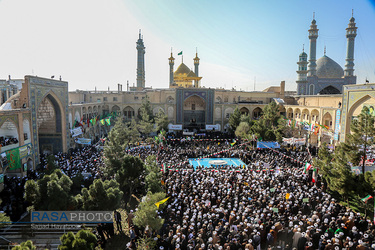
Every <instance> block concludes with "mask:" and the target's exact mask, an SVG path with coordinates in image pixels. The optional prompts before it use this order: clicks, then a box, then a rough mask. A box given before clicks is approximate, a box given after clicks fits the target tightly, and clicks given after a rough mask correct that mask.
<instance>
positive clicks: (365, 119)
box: [342, 106, 375, 173]
mask: <svg viewBox="0 0 375 250" xmlns="http://www.w3.org/2000/svg"><path fill="white" fill-rule="evenodd" d="M374 125H375V117H374V116H373V115H372V114H371V113H370V110H369V108H368V107H367V106H364V107H363V109H362V111H361V113H360V114H359V115H358V119H354V120H353V121H352V123H351V125H350V131H351V133H350V134H347V137H346V139H345V142H344V143H342V146H343V148H344V150H345V151H346V152H347V154H348V156H349V161H350V162H351V163H353V164H354V165H355V166H358V164H359V163H360V161H361V160H363V161H362V173H365V161H366V150H367V149H368V148H369V147H371V146H372V145H374V139H375V138H374V137H375V126H374Z"/></svg>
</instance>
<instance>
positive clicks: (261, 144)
mask: <svg viewBox="0 0 375 250" xmlns="http://www.w3.org/2000/svg"><path fill="white" fill-rule="evenodd" d="M257 148H280V144H279V143H278V142H276V141H258V143H257Z"/></svg>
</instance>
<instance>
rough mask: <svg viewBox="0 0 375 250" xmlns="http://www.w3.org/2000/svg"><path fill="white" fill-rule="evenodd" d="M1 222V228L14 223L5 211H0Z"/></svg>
mask: <svg viewBox="0 0 375 250" xmlns="http://www.w3.org/2000/svg"><path fill="white" fill-rule="evenodd" d="M0 222H1V223H0V228H2V227H5V226H7V225H8V224H11V223H12V221H11V220H10V218H9V216H6V215H5V214H4V213H0Z"/></svg>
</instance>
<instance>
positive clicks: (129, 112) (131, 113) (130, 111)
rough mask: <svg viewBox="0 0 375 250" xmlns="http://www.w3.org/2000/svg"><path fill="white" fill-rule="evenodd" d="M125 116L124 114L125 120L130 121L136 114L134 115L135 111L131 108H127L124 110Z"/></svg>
mask: <svg viewBox="0 0 375 250" xmlns="http://www.w3.org/2000/svg"><path fill="white" fill-rule="evenodd" d="M123 114H124V117H125V120H130V119H132V118H133V117H134V115H135V113H134V109H133V108H132V107H130V106H126V107H125V108H124V109H123Z"/></svg>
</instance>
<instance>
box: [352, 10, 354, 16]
mask: <svg viewBox="0 0 375 250" xmlns="http://www.w3.org/2000/svg"><path fill="white" fill-rule="evenodd" d="M353 12H354V9H352V17H353Z"/></svg>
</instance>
